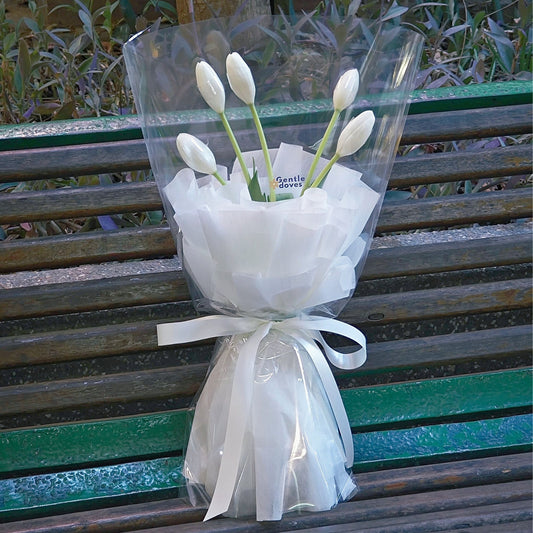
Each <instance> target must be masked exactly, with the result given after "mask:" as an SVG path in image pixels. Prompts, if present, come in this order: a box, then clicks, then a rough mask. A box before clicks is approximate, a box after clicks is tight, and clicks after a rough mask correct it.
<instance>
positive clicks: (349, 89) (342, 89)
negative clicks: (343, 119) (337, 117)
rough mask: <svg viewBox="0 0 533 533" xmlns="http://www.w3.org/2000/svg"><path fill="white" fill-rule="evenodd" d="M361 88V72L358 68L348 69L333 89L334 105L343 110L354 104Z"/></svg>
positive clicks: (335, 107)
mask: <svg viewBox="0 0 533 533" xmlns="http://www.w3.org/2000/svg"><path fill="white" fill-rule="evenodd" d="M358 89H359V72H358V70H357V69H355V68H354V69H351V70H347V71H346V72H345V73H344V74H343V75H342V76H341V77H340V78H339V81H338V82H337V85H336V86H335V90H334V91H333V107H334V109H336V110H337V111H343V110H344V109H346V108H347V107H348V106H350V105H352V103H353V101H354V100H355V96H356V95H357V90H358Z"/></svg>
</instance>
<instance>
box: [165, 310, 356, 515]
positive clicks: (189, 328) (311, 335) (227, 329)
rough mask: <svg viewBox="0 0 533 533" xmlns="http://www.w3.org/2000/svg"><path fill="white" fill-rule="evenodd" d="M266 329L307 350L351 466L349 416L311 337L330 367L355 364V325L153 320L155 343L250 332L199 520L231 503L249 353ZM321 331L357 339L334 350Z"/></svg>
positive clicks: (249, 382)
mask: <svg viewBox="0 0 533 533" xmlns="http://www.w3.org/2000/svg"><path fill="white" fill-rule="evenodd" d="M271 329H277V330H280V331H283V332H284V333H286V334H287V335H289V336H290V337H292V338H293V339H295V340H296V342H298V343H299V344H300V345H301V346H302V347H303V348H304V349H305V350H306V351H307V352H308V353H309V355H310V357H311V359H312V361H313V363H314V365H315V368H316V370H317V372H318V374H319V376H320V379H321V380H322V383H323V385H324V390H325V391H326V395H327V398H328V401H329V403H330V406H331V409H332V411H333V415H334V417H335V420H336V423H337V427H338V428H339V433H340V436H341V439H342V443H343V446H344V452H345V456H346V461H345V465H346V466H347V467H351V466H352V464H353V457H354V451H353V440H352V432H351V428H350V422H349V420H348V416H347V415H346V410H345V409H344V404H343V403H342V398H341V395H340V393H339V389H338V387H337V384H336V382H335V378H334V377H333V374H332V372H331V369H330V367H329V365H328V363H327V362H326V360H325V358H324V356H323V354H322V351H321V350H320V348H319V347H318V345H317V343H319V344H320V345H321V346H322V348H323V349H324V353H325V355H326V357H327V359H328V360H329V361H330V362H331V363H332V364H333V365H335V366H336V367H338V368H343V369H353V368H357V367H359V366H361V365H362V364H363V363H364V362H365V360H366V339H365V336H364V335H363V333H361V331H359V330H358V329H357V328H354V327H353V326H350V325H349V324H346V323H344V322H341V321H340V320H335V319H333V318H320V317H313V316H306V317H303V318H288V319H286V320H281V321H271V320H263V319H259V318H254V317H231V316H225V315H213V316H206V317H201V318H196V319H193V320H187V321H183V322H172V323H169V324H158V325H157V339H158V344H159V346H166V345H169V344H182V343H187V342H195V341H199V340H202V339H209V338H213V337H221V336H226V335H237V334H245V333H251V335H250V337H249V338H248V339H247V341H246V342H245V343H244V345H243V346H242V348H241V350H240V353H239V357H238V359H237V362H236V366H235V373H234V376H233V384H232V391H231V398H230V406H229V413H228V424H227V428H226V436H225V440H224V448H223V450H224V453H223V455H222V459H221V462H220V469H219V472H218V477H217V482H216V486H215V491H214V493H213V497H212V499H211V504H210V506H209V509H208V511H207V514H206V516H205V518H204V520H209V519H211V518H213V517H215V516H218V515H219V514H222V513H224V512H226V511H227V510H228V508H229V505H230V503H231V498H232V496H233V490H234V488H235V483H236V481H237V476H238V469H239V461H240V456H241V452H242V445H243V440H244V439H243V437H244V433H245V429H246V427H245V426H246V421H247V419H248V414H249V411H250V407H251V404H252V391H253V381H254V365H255V358H256V354H257V351H258V349H259V344H260V343H261V341H262V340H263V339H264V338H265V337H266V336H267V335H268V332H269V331H270V330H271ZM321 331H327V332H329V333H336V334H338V335H342V336H344V337H347V338H349V339H351V340H353V341H354V342H356V343H357V344H359V346H360V348H358V349H357V350H355V351H352V352H348V353H341V352H338V351H336V350H334V349H333V348H331V347H330V346H329V345H328V344H327V343H326V341H325V340H324V338H323V337H322V334H321Z"/></svg>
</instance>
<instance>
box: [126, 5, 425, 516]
mask: <svg viewBox="0 0 533 533" xmlns="http://www.w3.org/2000/svg"><path fill="white" fill-rule="evenodd" d="M347 29H348V30H349V31H348V32H347V33H346V35H345V38H346V41H345V42H336V43H335V45H333V43H331V42H330V41H331V39H330V35H329V33H328V31H329V30H328V29H327V27H326V26H325V25H324V21H321V20H320V18H319V17H317V16H314V17H312V16H303V17H301V18H294V19H288V18H286V17H262V18H260V19H256V20H254V21H245V22H241V23H237V21H235V20H234V19H232V20H228V19H213V20H211V21H206V22H202V23H199V24H196V25H182V26H179V27H175V28H167V29H163V30H161V29H158V28H152V29H151V30H150V31H147V32H144V33H141V34H139V35H137V36H135V37H134V38H132V39H131V40H130V41H129V42H128V43H127V44H126V45H125V47H124V54H125V58H126V65H127V69H128V75H129V79H130V83H131V86H132V89H133V91H134V95H135V101H136V104H137V107H138V111H139V116H140V118H141V124H142V128H143V135H144V137H145V141H146V145H147V149H148V154H149V157H150V162H151V166H152V169H153V172H154V175H155V179H156V181H157V183H158V186H159V189H160V192H161V196H162V199H163V203H164V207H165V211H166V213H167V217H168V220H169V224H170V227H171V230H172V232H173V234H174V236H175V238H176V242H177V245H178V246H177V249H178V253H179V254H180V257H181V259H182V265H183V268H184V271H185V273H186V276H187V279H188V282H189V286H190V291H191V295H192V297H193V301H194V302H195V305H196V307H197V309H198V310H199V311H202V312H208V313H211V316H206V317H202V318H200V319H197V320H193V321H190V322H185V323H184V322H180V323H174V324H163V325H160V326H159V327H158V333H159V342H160V344H172V343H180V342H189V341H191V340H192V341H194V340H200V339H202V338H209V337H215V336H221V337H222V339H221V340H220V341H219V343H218V344H217V349H216V352H215V355H214V358H213V361H212V364H211V367H210V371H209V373H208V376H207V379H206V381H205V384H204V386H203V388H202V390H201V392H200V394H199V395H198V397H197V401H196V402H195V414H194V420H193V423H192V427H191V434H190V438H189V443H188V447H187V452H186V457H185V463H184V475H185V476H186V478H187V480H188V483H189V492H190V494H191V499H192V500H193V501H196V502H205V503H208V504H209V510H208V514H207V518H211V517H213V516H216V515H218V514H227V515H231V516H254V515H255V516H256V517H257V519H258V520H278V519H280V518H281V516H282V515H283V513H285V512H289V511H295V510H305V511H309V510H311V511H323V510H326V509H330V508H332V507H333V506H334V505H336V504H337V503H338V502H339V501H342V500H345V499H347V498H349V497H350V496H351V495H352V494H353V493H354V491H355V490H356V484H355V481H354V480H353V477H352V476H351V474H350V467H351V464H352V460H353V449H352V446H353V444H352V441H351V433H350V425H349V421H348V420H347V417H346V413H345V411H344V409H343V406H342V401H341V399H340V394H339V391H338V389H337V387H336V385H335V381H334V379H333V375H332V373H331V370H330V367H329V365H328V362H327V361H329V363H331V364H334V365H336V366H339V367H341V368H354V367H356V366H359V365H360V364H362V363H363V362H364V360H365V357H366V351H365V341H364V336H363V335H362V334H361V333H360V332H359V331H358V330H356V329H355V328H353V327H352V326H349V325H347V324H343V323H342V322H339V321H338V320H336V319H335V318H334V317H336V316H337V315H338V313H339V312H340V311H341V310H342V307H343V306H344V305H345V303H346V301H347V300H348V299H349V298H350V297H351V296H352V294H353V291H354V289H355V286H356V284H357V278H358V277H359V275H360V272H361V270H362V268H363V264H364V261H365V258H366V255H367V253H368V249H369V245H370V240H371V237H372V235H373V232H374V228H375V224H376V221H377V215H378V213H379V209H380V206H381V203H382V200H383V195H384V192H385V189H386V185H387V181H388V176H389V174H390V170H391V167H392V162H393V159H394V155H395V151H396V147H397V145H398V142H399V138H400V135H401V131H402V129H403V124H404V119H405V113H406V105H407V102H408V95H409V91H410V90H411V88H412V85H413V80H414V74H415V72H416V66H417V63H418V57H419V51H420V38H419V37H418V36H417V35H416V34H413V33H412V32H408V31H406V30H404V29H402V28H399V27H392V28H390V29H388V30H382V31H381V32H380V33H379V34H378V35H377V37H375V38H374V37H373V36H372V35H371V33H370V31H369V29H368V25H367V24H365V23H364V22H363V21H358V20H357V19H353V20H352V21H351V23H350V27H349V28H347ZM339 35H340V34H339ZM328 43H329V44H328ZM234 50H238V51H239V52H240V53H241V55H242V57H243V58H244V60H245V61H246V63H247V64H248V65H249V66H250V68H251V72H252V73H253V78H254V80H255V87H256V88H257V94H256V97H255V105H256V106H257V110H258V115H259V117H260V119H261V122H262V123H263V126H264V132H265V135H266V139H267V141H268V157H267V156H266V154H265V150H264V149H263V148H264V147H263V146H261V143H260V142H259V140H258V135H257V133H256V130H255V122H254V120H253V110H252V108H251V107H250V106H246V105H243V104H242V103H241V102H240V101H238V100H237V99H236V98H235V97H234V96H232V93H231V90H230V89H229V87H228V84H227V82H226V81H225V74H226V73H225V59H226V56H227V55H228V53H230V52H232V51H234ZM200 60H206V61H208V62H209V64H210V65H211V66H212V67H213V69H214V70H215V71H216V73H217V74H218V76H220V80H222V83H223V84H224V91H225V93H224V94H225V97H226V100H225V103H224V106H225V110H224V113H225V116H226V117H227V118H228V120H229V122H230V123H231V125H232V127H233V132H234V135H235V140H236V142H237V144H238V145H239V146H240V148H241V149H242V156H243V161H242V162H239V164H238V163H237V162H236V160H235V154H234V152H233V151H232V143H230V142H229V140H228V136H227V135H226V132H225V131H224V128H223V127H222V125H221V122H222V121H221V117H220V116H217V113H218V111H217V112H215V111H213V110H211V109H209V108H208V107H207V105H206V103H205V102H204V100H203V99H202V97H201V95H200V92H199V91H198V89H197V87H196V79H195V66H196V64H197V63H198V61H200ZM352 68H358V69H359V91H358V96H357V98H356V99H355V101H354V102H353V103H350V104H349V105H348V107H347V108H346V109H343V110H342V113H339V120H338V123H336V125H335V126H334V127H332V129H331V132H332V133H331V139H330V142H328V143H327V144H326V143H324V146H323V148H324V151H323V153H322V156H321V157H320V158H319V159H317V162H316V163H313V160H314V154H315V152H316V150H317V146H318V145H319V143H320V140H321V138H322V136H323V135H324V130H325V128H326V126H327V124H328V120H329V117H330V116H331V114H332V111H333V106H332V100H331V95H332V92H333V90H334V87H335V84H336V83H337V80H338V78H339V75H340V74H342V73H343V72H345V71H347V70H349V69H352ZM364 110H372V112H373V114H374V116H375V117H376V122H375V124H374V127H373V130H372V134H371V135H370V138H369V139H368V140H367V141H366V143H365V144H364V145H363V148H362V149H360V150H359V151H357V153H356V155H355V156H353V157H346V158H344V159H340V160H339V161H338V162H337V163H336V164H334V165H333V166H332V167H331V169H330V171H329V173H328V174H327V177H326V179H325V181H324V182H323V185H321V186H320V187H316V188H315V187H311V188H309V189H307V190H306V191H305V193H304V194H300V193H301V187H302V184H303V183H304V180H305V178H306V177H307V175H308V173H310V172H312V171H311V170H310V169H312V168H313V165H315V164H316V170H315V172H316V173H318V174H320V172H321V170H322V169H323V168H325V167H327V165H328V161H329V160H330V159H331V158H332V157H333V158H335V157H336V156H335V155H334V154H337V153H338V152H339V151H340V148H339V145H337V147H336V145H335V143H337V139H338V138H339V132H340V131H341V130H343V128H344V127H346V126H347V125H348V124H349V121H350V120H351V119H352V118H353V117H355V116H357V115H359V114H360V113H361V112H362V111H364ZM280 116H283V120H282V121H281V122H280V121H279V117H280ZM183 132H186V133H189V134H193V135H195V136H197V137H199V138H200V139H202V140H203V142H205V143H207V144H208V145H209V148H210V149H211V150H212V152H213V153H214V154H215V156H216V163H217V167H216V171H213V174H214V175H216V176H217V179H215V178H214V177H213V175H208V176H202V177H198V175H197V174H195V172H194V171H193V170H191V169H190V168H183V167H184V165H183V162H182V161H181V159H180V157H179V155H178V150H177V148H176V135H178V134H179V133H183ZM339 142H340V141H339ZM267 159H270V161H271V164H272V174H269V168H268V164H267ZM245 167H246V168H247V169H249V170H250V173H251V172H252V171H256V172H257V180H258V184H259V187H261V188H262V190H263V192H264V193H265V196H266V195H267V194H268V192H267V191H268V189H269V187H270V186H272V187H275V189H276V190H275V192H276V194H278V195H279V196H278V197H277V198H278V200H279V201H270V202H266V201H257V200H252V199H251V197H250V194H251V193H250V192H249V191H250V187H249V184H248V180H247V178H246V176H245V172H246V170H245ZM272 178H274V179H272ZM221 181H222V182H225V184H223V185H222V184H221V183H220V182H221ZM287 193H289V194H288V196H287ZM291 196H292V197H291ZM271 198H273V197H271ZM321 331H328V332H331V333H335V334H340V335H344V336H346V337H348V338H349V339H351V340H352V341H353V342H354V343H355V344H356V345H357V349H355V350H353V351H352V352H348V353H340V352H337V351H335V350H333V349H332V348H331V347H329V346H328V345H327V343H325V341H324V339H323V337H322V335H321ZM320 347H321V348H320Z"/></svg>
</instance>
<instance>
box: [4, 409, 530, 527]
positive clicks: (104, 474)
mask: <svg viewBox="0 0 533 533" xmlns="http://www.w3.org/2000/svg"><path fill="white" fill-rule="evenodd" d="M531 429H532V427H531V416H529V415H517V416H513V417H507V418H499V419H491V420H479V421H472V422H460V423H452V424H440V425H436V426H430V427H422V428H412V429H405V430H396V431H387V432H371V433H364V434H363V433H361V434H355V435H354V446H355V452H356V459H355V463H354V469H355V471H365V470H368V469H375V468H383V467H384V466H385V465H387V466H407V465H409V464H418V463H419V462H420V461H424V460H428V459H430V458H431V459H432V460H436V459H437V458H440V459H444V458H446V456H448V455H450V454H453V456H454V457H456V458H458V457H462V456H465V457H466V456H468V455H472V454H476V455H478V456H481V455H483V454H484V453H489V452H490V451H491V450H494V449H496V448H497V449H499V450H500V453H502V452H504V451H505V452H507V453H516V452H521V451H526V450H527V449H528V448H529V447H530V437H529V436H530V434H531ZM452 437H453V438H455V439H459V438H461V439H462V441H463V442H464V446H463V449H462V450H460V451H459V452H457V451H456V450H454V449H453V448H452V446H451V445H450V442H451V441H450V440H448V439H451V438H452ZM402 443H403V444H402ZM181 461H182V460H181V458H180V457H166V458H160V459H150V460H145V461H137V462H133V463H125V464H118V465H108V466H100V467H94V468H89V469H84V470H70V471H65V472H56V473H50V474H41V475H32V476H27V477H21V478H11V479H3V480H0V494H2V495H3V498H4V500H3V507H2V511H0V517H2V516H5V517H8V518H11V517H13V516H14V515H15V514H16V513H22V512H24V511H26V512H28V511H33V512H37V511H44V510H46V511H47V512H50V511H51V510H52V508H53V509H54V510H56V511H58V510H60V509H61V507H60V506H67V508H68V506H72V505H73V504H75V503H77V504H78V508H80V507H81V508H86V506H87V505H91V506H94V505H95V504H102V503H104V500H112V499H113V500H115V501H117V500H118V501H120V500H124V499H126V498H128V499H129V501H131V497H133V496H136V495H140V494H148V495H149V494H150V493H152V495H154V496H155V493H161V492H163V493H164V494H165V495H167V496H168V495H174V496H176V495H177V490H178V489H179V488H181V487H183V484H184V479H183V477H182V476H181V473H180V472H181ZM117 480H119V481H118V482H117ZM158 496H159V497H161V494H158ZM109 503H110V502H109V501H106V504H109Z"/></svg>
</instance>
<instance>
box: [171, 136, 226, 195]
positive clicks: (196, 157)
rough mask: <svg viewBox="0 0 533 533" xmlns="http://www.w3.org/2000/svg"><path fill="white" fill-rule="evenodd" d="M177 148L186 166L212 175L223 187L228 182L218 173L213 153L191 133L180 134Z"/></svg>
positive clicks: (177, 139)
mask: <svg viewBox="0 0 533 533" xmlns="http://www.w3.org/2000/svg"><path fill="white" fill-rule="evenodd" d="M176 146H177V147H178V152H179V153H180V156H181V158H182V159H183V161H185V164H186V165H187V166H188V167H190V168H192V169H193V170H195V171H196V172H201V173H202V174H212V175H213V176H215V178H217V180H218V181H220V183H222V185H225V184H226V182H225V181H224V179H223V178H222V177H221V176H220V175H219V174H218V172H217V162H216V160H215V156H214V154H213V152H212V151H211V150H210V149H209V148H208V146H207V145H206V144H205V143H203V142H202V141H201V140H200V139H198V138H197V137H195V136H194V135H190V134H189V133H180V134H179V135H178V136H177V138H176Z"/></svg>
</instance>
